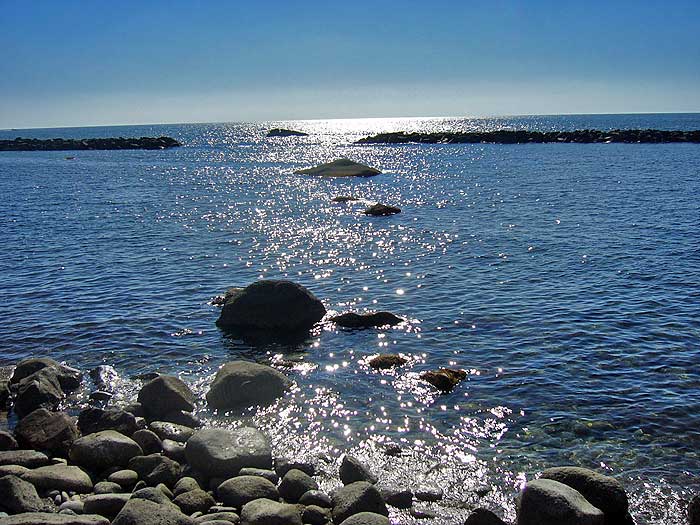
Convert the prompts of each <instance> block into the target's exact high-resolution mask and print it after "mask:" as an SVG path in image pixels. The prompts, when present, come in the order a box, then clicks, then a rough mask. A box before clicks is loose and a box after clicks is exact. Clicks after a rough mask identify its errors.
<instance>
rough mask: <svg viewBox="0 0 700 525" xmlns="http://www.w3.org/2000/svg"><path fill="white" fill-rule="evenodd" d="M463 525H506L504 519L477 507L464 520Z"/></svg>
mask: <svg viewBox="0 0 700 525" xmlns="http://www.w3.org/2000/svg"><path fill="white" fill-rule="evenodd" d="M464 525H507V524H506V522H505V521H503V520H502V519H501V518H499V517H498V516H497V515H496V514H494V513H493V512H491V511H490V510H488V509H483V508H478V509H475V510H474V511H472V513H471V514H470V515H469V517H468V518H467V521H466V522H464Z"/></svg>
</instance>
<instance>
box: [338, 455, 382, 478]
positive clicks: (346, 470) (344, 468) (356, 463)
mask: <svg viewBox="0 0 700 525" xmlns="http://www.w3.org/2000/svg"><path fill="white" fill-rule="evenodd" d="M340 481H342V482H343V485H349V484H350V483H354V482H355V481H367V482H369V483H376V482H377V476H375V475H374V474H372V473H371V472H370V470H369V467H368V466H367V465H365V464H364V463H363V462H361V461H360V460H359V459H357V458H354V457H352V456H349V455H347V454H346V455H345V456H344V457H343V461H342V463H341V464H340Z"/></svg>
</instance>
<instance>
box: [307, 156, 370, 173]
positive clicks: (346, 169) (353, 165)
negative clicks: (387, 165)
mask: <svg viewBox="0 0 700 525" xmlns="http://www.w3.org/2000/svg"><path fill="white" fill-rule="evenodd" d="M294 173H295V174H296V175H314V176H316V177H374V176H375V175H379V174H380V173H381V171H379V170H378V169H375V168H370V167H369V166H366V165H365V164H360V163H359V162H354V161H352V160H350V159H338V160H334V161H333V162H327V163H326V164H319V165H318V166H314V167H313V168H306V169H303V170H296V171H295V172H294Z"/></svg>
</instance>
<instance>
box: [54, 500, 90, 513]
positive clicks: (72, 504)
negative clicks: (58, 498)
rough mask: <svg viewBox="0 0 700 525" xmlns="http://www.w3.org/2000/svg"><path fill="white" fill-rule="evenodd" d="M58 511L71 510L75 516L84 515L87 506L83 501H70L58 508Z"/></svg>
mask: <svg viewBox="0 0 700 525" xmlns="http://www.w3.org/2000/svg"><path fill="white" fill-rule="evenodd" d="M58 510H59V511H62V510H70V511H71V512H73V513H75V514H84V513H85V504H84V503H83V502H82V501H73V500H68V501H64V502H63V503H61V505H60V506H59V507H58Z"/></svg>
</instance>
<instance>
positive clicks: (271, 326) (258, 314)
mask: <svg viewBox="0 0 700 525" xmlns="http://www.w3.org/2000/svg"><path fill="white" fill-rule="evenodd" d="M325 314H326V309H325V307H324V306H323V303H322V302H321V301H319V300H318V299H317V298H316V297H315V296H314V295H313V294H312V293H311V292H310V291H309V290H307V289H306V288H304V287H303V286H300V285H298V284H296V283H293V282H291V281H274V280H260V281H257V282H255V283H253V284H251V285H249V286H247V287H246V288H244V289H243V290H241V291H239V292H237V293H235V294H233V295H232V296H231V297H229V298H228V299H227V301H226V303H225V304H224V306H223V308H222V309H221V316H220V317H219V319H218V321H217V322H216V323H217V325H218V326H220V327H222V328H243V329H245V328H255V329H262V330H273V331H283V332H296V331H303V330H308V329H310V328H311V327H312V326H313V325H315V324H316V323H317V322H318V321H320V320H321V318H322V317H323V316H324V315H325Z"/></svg>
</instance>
